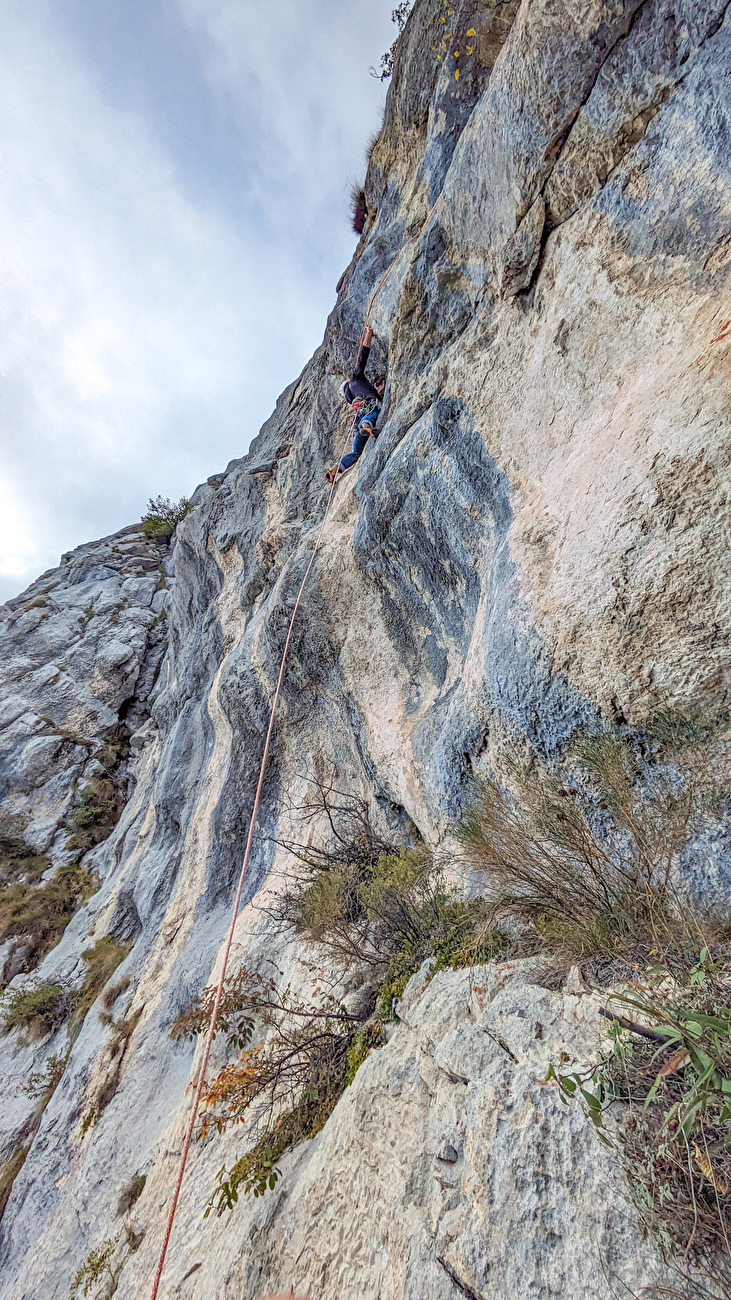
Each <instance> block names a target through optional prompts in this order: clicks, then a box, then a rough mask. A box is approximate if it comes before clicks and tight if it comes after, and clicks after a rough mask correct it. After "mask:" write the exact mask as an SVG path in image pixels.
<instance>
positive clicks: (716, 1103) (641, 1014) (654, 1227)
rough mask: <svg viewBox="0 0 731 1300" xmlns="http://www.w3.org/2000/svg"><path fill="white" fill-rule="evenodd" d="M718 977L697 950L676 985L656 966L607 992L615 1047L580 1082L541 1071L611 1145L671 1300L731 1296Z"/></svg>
mask: <svg viewBox="0 0 731 1300" xmlns="http://www.w3.org/2000/svg"><path fill="white" fill-rule="evenodd" d="M727 971H728V966H727V964H726V963H718V962H714V961H713V960H712V958H711V956H710V953H709V952H708V950H707V949H704V950H703V951H702V952H701V955H700V960H699V961H698V962H697V963H696V965H695V967H694V968H693V969H692V971H691V976H690V978H691V981H692V982H691V983H689V984H686V985H685V986H684V987H682V986H679V985H678V983H677V982H676V981H674V980H672V979H669V978H668V977H667V972H665V978H664V979H663V978H661V977H662V975H663V972H662V971H659V970H658V971H656V972H655V975H654V981H653V983H651V984H647V985H645V986H640V985H635V986H632V987H630V988H629V989H628V990H627V991H625V992H623V993H615V994H613V995H612V996H611V997H610V999H609V1006H610V1011H608V1012H606V1014H607V1017H608V1019H609V1020H610V1021H611V1029H610V1036H611V1039H612V1042H613V1050H612V1051H611V1052H610V1053H609V1055H608V1056H606V1057H605V1058H604V1059H603V1060H602V1061H600V1063H599V1065H598V1066H595V1067H593V1068H592V1069H590V1070H589V1071H587V1072H586V1074H585V1075H583V1076H582V1075H579V1074H569V1075H561V1074H559V1073H558V1072H557V1071H556V1069H555V1068H552V1069H551V1070H549V1076H548V1077H549V1078H550V1079H553V1080H555V1081H556V1082H557V1083H558V1084H559V1087H560V1089H561V1095H562V1096H563V1098H564V1099H565V1100H579V1101H581V1103H582V1105H583V1107H584V1109H585V1112H586V1113H587V1114H588V1115H589V1117H590V1118H591V1119H592V1120H593V1122H594V1124H595V1125H596V1127H597V1129H598V1131H599V1133H600V1136H601V1137H602V1138H603V1140H604V1141H605V1142H607V1143H608V1144H609V1145H613V1146H614V1147H615V1148H616V1149H617V1150H618V1152H619V1154H620V1158H621V1160H622V1164H623V1167H624V1170H625V1173H626V1176H627V1184H628V1187H629V1191H630V1195H631V1198H632V1200H633V1202H634V1204H635V1207H636V1209H637V1212H638V1217H639V1221H640V1224H641V1226H642V1228H643V1229H644V1231H645V1233H646V1234H647V1235H648V1236H650V1237H651V1238H652V1239H653V1240H654V1241H655V1243H656V1245H657V1246H658V1247H659V1249H660V1252H661V1254H662V1257H663V1259H664V1260H665V1262H666V1263H667V1264H668V1265H669V1267H670V1268H671V1269H673V1271H674V1272H675V1273H676V1276H677V1278H678V1287H677V1288H676V1289H673V1290H672V1291H671V1292H670V1294H676V1295H678V1296H686V1295H687V1296H705V1297H708V1300H711V1297H728V1296H731V1200H730V1196H729V1194H730V1193H731V1008H730V1007H729V1006H728V1002H729V994H730V993H731V985H729V982H728V977H727ZM628 1015H629V1016H632V1017H633V1019H628V1018H627V1017H628ZM612 1109H613V1111H614V1113H615V1118H616V1125H615V1127H614V1129H611V1128H610V1129H607V1126H606V1124H605V1122H604V1121H605V1116H606V1113H607V1111H609V1110H612Z"/></svg>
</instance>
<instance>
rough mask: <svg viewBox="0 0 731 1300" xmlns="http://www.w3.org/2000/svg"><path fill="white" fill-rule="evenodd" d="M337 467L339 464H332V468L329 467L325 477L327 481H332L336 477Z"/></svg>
mask: <svg viewBox="0 0 731 1300" xmlns="http://www.w3.org/2000/svg"><path fill="white" fill-rule="evenodd" d="M339 469H340V466H339V465H333V467H332V469H329V470H328V471H327V474H326V475H325V478H326V479H327V481H328V483H332V482H333V481H334V480H335V479H336V478H337V475H338V470H339Z"/></svg>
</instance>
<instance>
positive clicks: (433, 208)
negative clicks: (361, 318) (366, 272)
mask: <svg viewBox="0 0 731 1300" xmlns="http://www.w3.org/2000/svg"><path fill="white" fill-rule="evenodd" d="M443 193H444V191H443V190H442V191H441V193H440V194H439V195H438V197H437V198H436V200H435V202H434V203H433V204H432V206H431V207H430V209H429V211H428V213H427V216H426V221H425V222H424V224H423V225H422V226H419V229H418V230H417V231H416V232H415V233H414V234H413V235H410V236H409V238H408V239H407V240H406V243H405V244H402V245H401V247H400V249H399V251H398V253H397V254H396V256H395V257H394V259H393V261H392V262H389V264H388V266H387V267H386V269H385V271H384V272H383V275H382V276H381V278H380V280H379V281H378V284H377V285H376V287H375V289H374V290H373V293H372V294H371V297H370V302H369V303H368V311H367V312H366V318H365V324H364V326H363V331H364V333H365V330H366V329H367V328H368V324H369V322H370V319H371V312H372V311H373V304H374V302H375V301H376V298H377V297H378V295H379V293H380V292H381V289H382V288H383V286H384V284H385V283H386V281H387V279H388V277H389V275H390V274H391V272H392V270H393V268H394V267H395V265H396V263H397V262H398V260H399V258H400V256H401V254H402V253H405V252H406V249H407V248H408V247H409V245H410V244H413V243H414V241H415V240H417V239H418V238H419V236H420V235H423V233H424V231H425V230H426V228H427V226H428V225H429V222H430V221H431V219H432V217H433V216H434V213H435V212H436V210H437V208H438V207H439V204H440V203H441V201H442V195H443Z"/></svg>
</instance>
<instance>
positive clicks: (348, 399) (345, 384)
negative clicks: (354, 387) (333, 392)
mask: <svg viewBox="0 0 731 1300" xmlns="http://www.w3.org/2000/svg"><path fill="white" fill-rule="evenodd" d="M340 392H341V393H342V395H343V397H344V398H345V401H346V402H348V404H350V402H352V400H353V399H352V397H351V395H350V387H349V385H348V381H347V379H344V380H343V382H342V384H341V385H340Z"/></svg>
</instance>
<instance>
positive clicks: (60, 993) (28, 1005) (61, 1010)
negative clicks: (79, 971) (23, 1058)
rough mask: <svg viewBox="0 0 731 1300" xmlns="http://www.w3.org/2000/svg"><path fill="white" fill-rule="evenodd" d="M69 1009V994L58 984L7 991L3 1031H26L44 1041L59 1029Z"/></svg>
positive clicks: (4, 1004) (4, 999) (5, 994)
mask: <svg viewBox="0 0 731 1300" xmlns="http://www.w3.org/2000/svg"><path fill="white" fill-rule="evenodd" d="M70 1010H71V1000H70V997H69V994H68V993H67V992H66V990H65V989H64V988H63V987H62V985H60V984H31V985H28V986H27V987H26V988H24V989H6V991H5V993H4V994H3V1000H2V1012H1V1013H0V1014H2V1019H3V1026H4V1028H5V1030H6V1031H9V1030H11V1029H25V1030H28V1032H29V1033H30V1034H31V1036H32V1037H33V1038H44V1037H45V1036H46V1034H51V1033H53V1032H54V1031H55V1030H56V1029H59V1028H60V1027H61V1025H62V1024H63V1023H64V1021H65V1020H67V1019H68V1016H69V1014H70Z"/></svg>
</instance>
